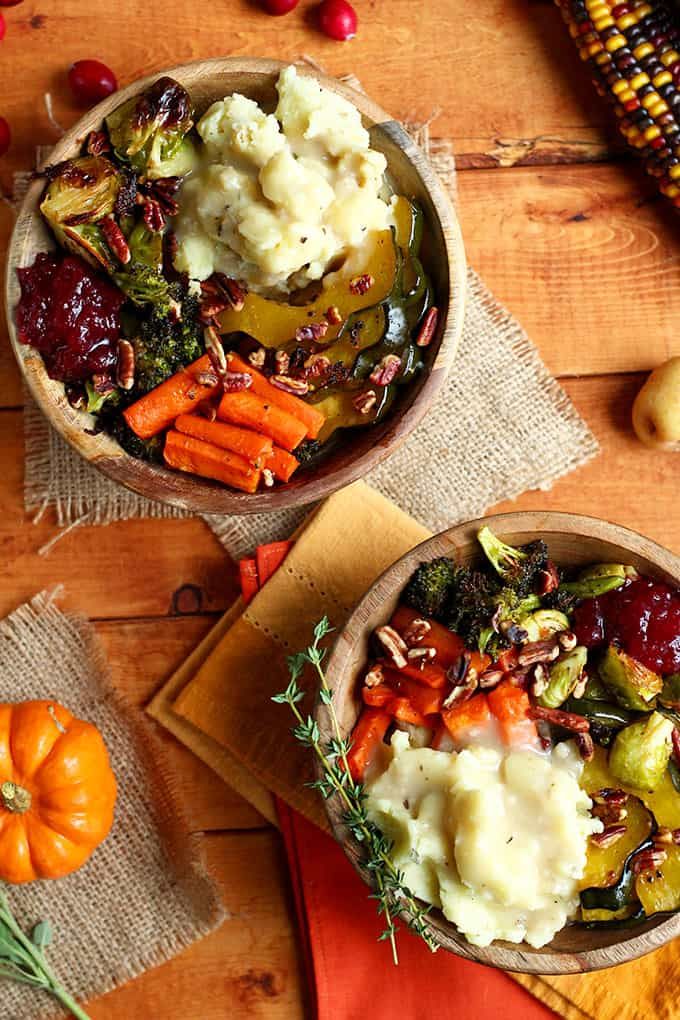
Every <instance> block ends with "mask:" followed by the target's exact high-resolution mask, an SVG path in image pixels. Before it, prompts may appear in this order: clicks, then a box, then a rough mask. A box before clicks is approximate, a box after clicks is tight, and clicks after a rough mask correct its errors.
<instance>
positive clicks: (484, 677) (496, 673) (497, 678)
mask: <svg viewBox="0 0 680 1020" xmlns="http://www.w3.org/2000/svg"><path fill="white" fill-rule="evenodd" d="M504 675H505V674H504V673H503V670H502V669H494V668H493V666H491V667H490V668H489V669H485V670H484V672H483V673H480V674H479V686H480V687H481V688H482V690H486V689H487V688H489V687H495V686H496V684H499V683H500V682H501V680H502V679H503V676H504Z"/></svg>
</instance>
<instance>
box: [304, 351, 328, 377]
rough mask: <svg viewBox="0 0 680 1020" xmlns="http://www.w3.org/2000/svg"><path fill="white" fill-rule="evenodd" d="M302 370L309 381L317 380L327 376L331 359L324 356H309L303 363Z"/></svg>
mask: <svg viewBox="0 0 680 1020" xmlns="http://www.w3.org/2000/svg"><path fill="white" fill-rule="evenodd" d="M303 367H304V370H305V372H306V373H307V375H308V376H309V377H310V379H318V378H319V377H320V376H323V375H327V374H328V372H330V369H331V359H330V358H327V357H326V355H325V354H311V355H310V356H309V357H308V358H307V359H306V360H305V363H304V366H303Z"/></svg>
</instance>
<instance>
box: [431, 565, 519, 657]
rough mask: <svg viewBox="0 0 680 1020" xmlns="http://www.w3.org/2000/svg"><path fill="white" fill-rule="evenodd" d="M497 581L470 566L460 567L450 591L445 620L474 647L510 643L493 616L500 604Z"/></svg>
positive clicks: (448, 625) (451, 628)
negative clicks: (495, 625)
mask: <svg viewBox="0 0 680 1020" xmlns="http://www.w3.org/2000/svg"><path fill="white" fill-rule="evenodd" d="M498 599H499V588H498V585H497V583H496V582H495V581H494V580H493V579H492V578H489V577H487V576H486V575H485V574H482V573H480V571H478V570H472V569H470V568H469V567H458V569H457V571H456V575H455V578H454V582H453V584H452V585H451V588H450V592H449V601H448V604H447V606H446V615H445V619H444V622H445V623H446V625H447V627H449V629H450V630H452V631H455V633H456V634H458V635H459V636H460V637H462V638H463V640H464V641H465V643H466V644H467V645H468V646H469V647H470V648H476V647H480V648H485V647H487V646H488V644H489V642H490V641H491V640H492V639H493V641H494V644H498V643H499V642H500V643H507V642H503V639H502V638H501V637H500V636H499V635H498V634H497V633H496V630H495V629H494V626H493V623H492V620H493V618H494V614H495V613H496V610H497V607H498Z"/></svg>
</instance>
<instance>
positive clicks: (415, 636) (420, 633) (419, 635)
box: [402, 617, 432, 648]
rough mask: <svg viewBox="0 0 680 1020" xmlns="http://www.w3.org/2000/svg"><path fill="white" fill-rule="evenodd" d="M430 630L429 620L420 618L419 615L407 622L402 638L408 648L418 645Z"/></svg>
mask: <svg viewBox="0 0 680 1020" xmlns="http://www.w3.org/2000/svg"><path fill="white" fill-rule="evenodd" d="M431 630H432V624H431V623H430V621H429V620H421V619H420V617H418V618H417V619H415V620H413V621H412V622H411V623H409V625H408V627H407V628H406V630H405V631H404V633H403V635H402V636H403V638H404V641H405V642H406V644H407V645H408V647H409V648H412V647H413V645H419V644H420V642H421V641H423V640H424V638H426V637H427V635H428V634H429V633H430V631H431Z"/></svg>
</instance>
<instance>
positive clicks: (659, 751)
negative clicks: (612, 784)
mask: <svg viewBox="0 0 680 1020" xmlns="http://www.w3.org/2000/svg"><path fill="white" fill-rule="evenodd" d="M672 733H673V723H672V722H671V720H670V719H666V717H665V716H663V715H661V713H660V712H652V714H651V715H650V716H648V717H647V718H646V719H641V720H640V721H639V722H635V723H631V725H630V726H626V728H625V729H623V730H621V732H620V733H619V734H618V735H617V737H616V740H615V741H614V744H613V746H612V749H611V752H610V754H609V768H610V770H611V773H612V775H613V776H614V777H615V778H616V779H618V780H619V782H621V783H625V784H626V785H627V786H632V787H635V788H636V789H638V790H654V789H656V787H657V786H658V785H659V783H660V782H661V780H662V779H663V777H664V773H665V771H666V769H667V767H668V762H669V761H670V757H671V751H672V742H671V735H672Z"/></svg>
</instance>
